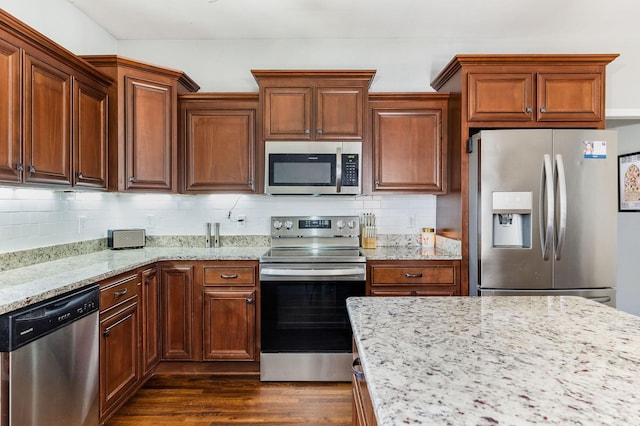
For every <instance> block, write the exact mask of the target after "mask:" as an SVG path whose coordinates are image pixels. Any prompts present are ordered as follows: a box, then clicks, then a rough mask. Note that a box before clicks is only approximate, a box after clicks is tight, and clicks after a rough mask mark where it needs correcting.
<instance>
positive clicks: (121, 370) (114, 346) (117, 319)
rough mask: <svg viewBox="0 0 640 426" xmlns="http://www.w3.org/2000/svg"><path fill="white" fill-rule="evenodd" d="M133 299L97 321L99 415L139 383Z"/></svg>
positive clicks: (135, 310)
mask: <svg viewBox="0 0 640 426" xmlns="http://www.w3.org/2000/svg"><path fill="white" fill-rule="evenodd" d="M138 321H139V319H138V302H137V299H136V300H135V301H134V302H133V303H131V304H129V305H127V306H126V307H124V308H122V309H120V310H118V311H116V313H115V314H113V315H111V316H109V317H107V318H105V319H103V320H101V321H100V335H101V337H100V415H101V417H104V416H105V414H108V413H109V411H110V409H111V408H113V407H114V406H115V404H117V403H118V402H120V401H122V400H123V399H124V398H126V397H127V393H128V392H129V391H131V390H132V389H133V388H135V386H136V384H137V383H138V381H139V380H140V367H139V363H138V330H139V328H138V327H139V326H140V325H139V323H138Z"/></svg>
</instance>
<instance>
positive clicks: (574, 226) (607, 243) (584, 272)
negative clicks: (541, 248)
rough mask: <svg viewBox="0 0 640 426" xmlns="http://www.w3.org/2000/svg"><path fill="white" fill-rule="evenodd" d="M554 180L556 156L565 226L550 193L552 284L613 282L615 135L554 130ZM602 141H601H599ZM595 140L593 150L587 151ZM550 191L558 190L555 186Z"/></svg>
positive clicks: (575, 285) (608, 284) (586, 285)
mask: <svg viewBox="0 0 640 426" xmlns="http://www.w3.org/2000/svg"><path fill="white" fill-rule="evenodd" d="M553 141H554V152H553V153H554V156H553V157H554V159H555V167H556V175H557V178H556V185H560V182H559V181H560V179H559V176H558V173H557V172H558V168H557V166H558V156H560V159H561V162H562V164H563V165H564V177H565V180H566V211H565V212H564V214H566V230H565V232H564V234H563V233H562V232H563V230H562V229H561V227H560V226H559V225H560V222H561V220H560V215H561V214H563V212H562V208H561V207H562V206H561V204H562V203H561V202H560V200H559V198H558V197H557V198H556V242H558V241H559V240H561V238H562V237H564V241H563V242H562V247H561V249H560V250H559V252H556V254H555V258H556V261H555V265H554V275H555V276H554V288H556V289H565V288H594V287H595V288H598V287H600V288H601V287H615V286H616V247H617V235H618V232H617V216H618V211H617V198H616V197H617V193H616V190H615V188H616V187H617V155H618V148H617V140H616V132H615V131H607V130H554V132H553ZM602 142H606V144H604V146H603V144H602ZM593 144H595V150H593ZM556 194H560V190H559V188H558V189H557V190H556Z"/></svg>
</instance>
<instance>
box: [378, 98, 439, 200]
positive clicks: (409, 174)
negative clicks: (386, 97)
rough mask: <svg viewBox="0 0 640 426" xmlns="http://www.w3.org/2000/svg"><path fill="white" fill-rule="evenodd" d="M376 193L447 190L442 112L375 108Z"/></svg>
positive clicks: (437, 191)
mask: <svg viewBox="0 0 640 426" xmlns="http://www.w3.org/2000/svg"><path fill="white" fill-rule="evenodd" d="M373 120H374V123H373V129H374V135H373V156H374V184H375V190H376V191H380V190H391V191H418V192H430V193H440V192H442V191H443V177H444V173H443V166H442V164H443V152H442V110H441V109H433V110H432V109H423V110H421V109H393V110H385V109H374V112H373Z"/></svg>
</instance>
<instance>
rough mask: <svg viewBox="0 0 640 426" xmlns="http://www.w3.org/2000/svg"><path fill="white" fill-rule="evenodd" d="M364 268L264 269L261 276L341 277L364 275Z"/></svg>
mask: <svg viewBox="0 0 640 426" xmlns="http://www.w3.org/2000/svg"><path fill="white" fill-rule="evenodd" d="M363 273H364V269H363V268H333V269H285V268H262V269H261V270H260V274H261V275H274V276H289V277H291V276H296V277H300V276H307V277H341V276H345V275H359V274H363Z"/></svg>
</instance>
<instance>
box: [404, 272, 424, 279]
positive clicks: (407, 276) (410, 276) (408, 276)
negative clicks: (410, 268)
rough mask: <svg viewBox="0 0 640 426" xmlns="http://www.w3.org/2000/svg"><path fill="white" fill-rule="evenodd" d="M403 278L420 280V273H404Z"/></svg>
mask: <svg viewBox="0 0 640 426" xmlns="http://www.w3.org/2000/svg"><path fill="white" fill-rule="evenodd" d="M404 276H405V278H422V273H418V274H410V273H409V272H406V273H405V274H404Z"/></svg>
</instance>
